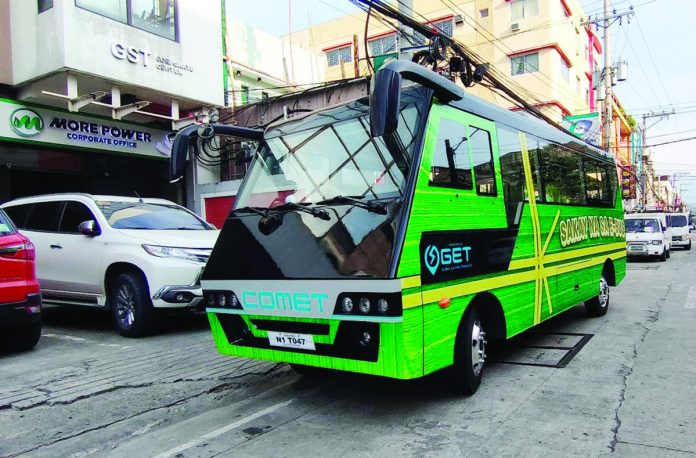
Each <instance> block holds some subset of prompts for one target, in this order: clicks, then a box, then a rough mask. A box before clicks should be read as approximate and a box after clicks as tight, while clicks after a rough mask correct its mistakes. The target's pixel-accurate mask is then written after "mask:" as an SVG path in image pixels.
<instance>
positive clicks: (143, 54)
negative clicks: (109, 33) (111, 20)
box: [111, 43, 193, 76]
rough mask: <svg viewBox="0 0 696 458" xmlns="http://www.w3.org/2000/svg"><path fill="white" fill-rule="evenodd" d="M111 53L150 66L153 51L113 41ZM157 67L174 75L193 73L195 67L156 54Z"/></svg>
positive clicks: (121, 58)
mask: <svg viewBox="0 0 696 458" xmlns="http://www.w3.org/2000/svg"><path fill="white" fill-rule="evenodd" d="M111 55H113V56H114V57H115V58H116V59H119V60H125V61H128V62H130V63H131V64H135V65H142V66H143V67H148V66H149V65H150V56H151V55H152V53H151V52H150V51H149V50H148V49H145V48H137V47H135V46H126V45H124V44H122V43H112V45H111ZM153 60H154V62H155V67H154V68H155V69H157V70H159V71H161V72H165V73H171V74H172V75H177V76H182V75H183V74H184V72H188V73H193V67H191V66H190V65H188V64H184V63H182V62H178V61H176V60H175V59H172V58H170V57H166V56H154V59H153Z"/></svg>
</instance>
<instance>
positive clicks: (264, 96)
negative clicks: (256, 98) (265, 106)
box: [261, 91, 268, 100]
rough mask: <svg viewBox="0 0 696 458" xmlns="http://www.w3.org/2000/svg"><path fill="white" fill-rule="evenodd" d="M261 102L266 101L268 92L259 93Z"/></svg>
mask: <svg viewBox="0 0 696 458" xmlns="http://www.w3.org/2000/svg"><path fill="white" fill-rule="evenodd" d="M261 100H268V92H266V91H261Z"/></svg>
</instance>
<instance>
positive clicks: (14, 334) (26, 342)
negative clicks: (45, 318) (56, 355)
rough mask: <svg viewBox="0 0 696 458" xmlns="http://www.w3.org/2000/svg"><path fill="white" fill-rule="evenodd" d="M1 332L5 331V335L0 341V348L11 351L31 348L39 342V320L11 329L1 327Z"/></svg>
mask: <svg viewBox="0 0 696 458" xmlns="http://www.w3.org/2000/svg"><path fill="white" fill-rule="evenodd" d="M2 332H6V335H5V336H4V338H3V339H0V340H2V341H1V342H0V344H2V345H0V346H2V348H0V350H8V351H11V352H15V351H28V350H31V349H32V348H34V347H35V346H36V344H37V343H39V339H40V338H41V321H38V322H36V323H28V324H23V325H21V326H17V327H14V328H13V329H11V330H5V329H3V330H2Z"/></svg>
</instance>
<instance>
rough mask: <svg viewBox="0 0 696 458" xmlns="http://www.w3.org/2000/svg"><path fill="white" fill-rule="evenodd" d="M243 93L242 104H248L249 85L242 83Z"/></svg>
mask: <svg viewBox="0 0 696 458" xmlns="http://www.w3.org/2000/svg"><path fill="white" fill-rule="evenodd" d="M241 95H242V105H246V104H247V103H249V86H244V85H242V91H241Z"/></svg>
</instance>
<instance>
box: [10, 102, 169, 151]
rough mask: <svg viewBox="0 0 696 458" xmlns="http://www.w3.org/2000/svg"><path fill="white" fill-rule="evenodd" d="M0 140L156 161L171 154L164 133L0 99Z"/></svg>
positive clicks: (139, 126) (167, 135) (158, 130)
mask: <svg viewBox="0 0 696 458" xmlns="http://www.w3.org/2000/svg"><path fill="white" fill-rule="evenodd" d="M0 138H2V139H5V140H10V141H23V142H30V143H31V142H37V143H43V144H52V145H63V146H73V147H76V148H91V149H97V150H103V151H110V152H114V151H118V152H123V153H129V154H137V155H142V156H152V157H160V158H162V157H169V154H170V152H171V136H170V133H169V132H167V131H166V130H162V129H154V128H151V127H145V126H142V125H138V124H130V123H123V122H118V121H112V120H109V119H103V118H95V117H92V116H85V115H81V114H76V113H69V112H64V111H60V110H55V109H51V108H46V107H38V106H33V105H32V106H29V105H24V104H22V103H20V102H16V101H14V100H8V99H0Z"/></svg>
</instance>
